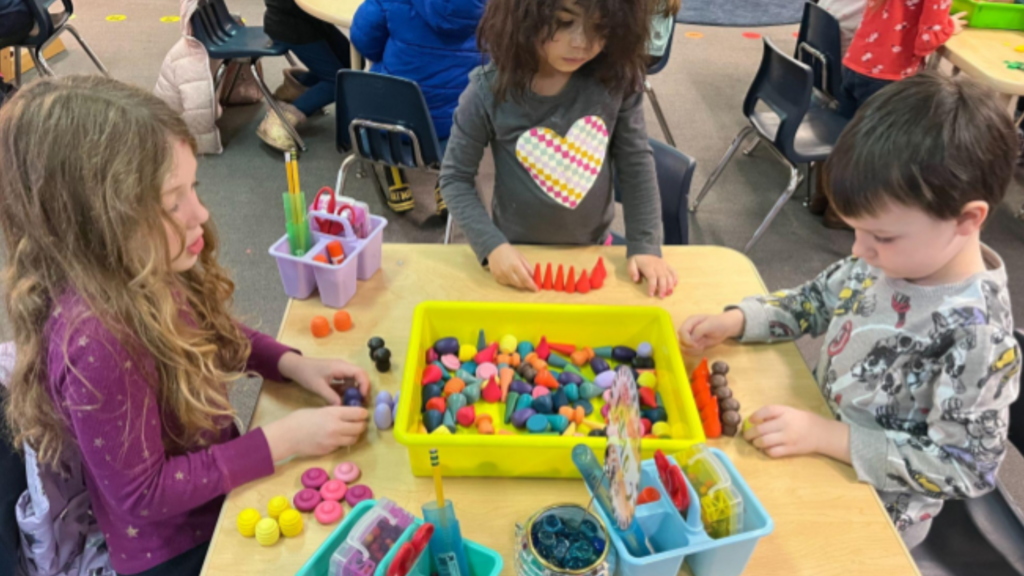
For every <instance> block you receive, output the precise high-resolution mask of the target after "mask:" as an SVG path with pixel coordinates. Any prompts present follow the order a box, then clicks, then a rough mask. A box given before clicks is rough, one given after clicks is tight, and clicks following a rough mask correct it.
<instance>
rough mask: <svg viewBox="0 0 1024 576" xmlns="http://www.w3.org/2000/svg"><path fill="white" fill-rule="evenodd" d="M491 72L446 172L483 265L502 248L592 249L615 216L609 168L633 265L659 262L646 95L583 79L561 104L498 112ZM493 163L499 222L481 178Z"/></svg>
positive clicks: (479, 77)
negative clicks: (485, 163)
mask: <svg viewBox="0 0 1024 576" xmlns="http://www.w3.org/2000/svg"><path fill="white" fill-rule="evenodd" d="M495 76H496V71H495V69H494V67H493V65H487V66H483V67H481V68H477V69H476V70H474V71H473V72H472V73H471V74H470V82H469V86H468V87H467V88H466V91H465V92H464V93H463V94H462V97H461V98H460V100H459V107H458V108H457V109H456V111H455V118H454V125H453V127H452V135H451V138H450V139H449V140H448V147H447V151H446V153H445V158H444V163H443V164H442V167H441V179H440V182H441V194H442V196H443V197H444V200H445V202H446V203H447V204H448V209H449V210H450V211H451V213H452V215H453V217H454V218H455V221H456V223H457V224H458V225H459V227H460V228H461V229H462V230H464V231H465V233H466V236H467V237H468V239H469V243H470V245H471V246H472V248H473V251H474V252H475V253H476V255H477V258H478V259H479V260H480V261H481V262H484V261H485V260H486V258H487V256H488V255H489V254H490V253H491V251H492V250H494V249H495V248H496V247H498V246H499V245H501V244H503V243H505V242H510V243H513V244H561V245H592V244H598V243H601V242H602V241H603V240H604V239H605V238H606V237H607V235H608V233H609V229H610V227H611V223H612V219H613V218H614V216H615V207H614V194H613V190H612V182H613V178H612V163H613V162H614V164H615V166H616V168H617V169H618V170H619V181H620V182H621V183H622V185H623V194H622V201H623V209H624V211H625V217H626V238H627V251H626V252H627V256H632V255H635V254H655V255H660V253H661V239H662V233H661V230H662V224H661V203H660V199H659V195H658V188H657V185H658V184H657V178H656V176H655V171H654V159H653V154H652V153H651V149H650V146H649V144H648V143H647V131H646V128H645V126H644V120H643V94H642V93H638V94H635V95H632V96H630V97H628V98H623V97H622V96H621V95H618V96H616V95H614V94H611V93H609V92H608V90H607V89H605V88H604V86H602V85H601V84H600V82H598V81H597V80H596V79H594V78H592V77H590V76H589V75H587V74H586V73H583V72H578V73H576V74H574V75H573V76H572V78H571V79H570V80H569V82H568V84H567V85H566V86H565V88H563V89H562V91H561V92H560V93H559V94H557V95H555V96H538V95H536V94H533V93H528V94H526V95H524V96H523V97H522V98H521V99H520V100H514V99H509V100H506V101H504V102H502V103H501V104H496V103H495V101H494V96H493V91H492V89H491V87H492V85H493V82H494V80H495ZM487 146H490V148H491V153H492V154H493V156H494V165H495V183H494V198H493V201H492V208H493V210H492V213H493V219H492V217H490V216H488V214H487V210H486V209H485V207H484V205H483V203H482V202H481V201H480V199H479V196H478V194H477V190H476V186H475V178H476V174H477V172H478V169H479V166H480V160H481V158H482V157H483V153H484V148H486V147H487Z"/></svg>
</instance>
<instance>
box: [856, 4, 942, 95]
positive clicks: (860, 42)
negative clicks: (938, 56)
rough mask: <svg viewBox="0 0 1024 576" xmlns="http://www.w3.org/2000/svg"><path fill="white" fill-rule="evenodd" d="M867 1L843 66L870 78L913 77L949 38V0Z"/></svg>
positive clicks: (893, 78) (898, 78) (896, 78)
mask: <svg viewBox="0 0 1024 576" xmlns="http://www.w3.org/2000/svg"><path fill="white" fill-rule="evenodd" d="M877 1H880V2H884V3H885V4H884V5H883V6H881V7H879V6H878V5H877V4H876V2H869V3H868V5H867V7H866V8H865V10H864V19H863V20H862V21H861V24H860V28H858V29H857V33H856V34H854V36H853V42H852V43H851V44H850V49H849V50H848V51H847V52H846V57H845V58H844V59H843V65H845V66H846V67H847V68H849V69H851V70H853V71H854V72H858V73H860V74H863V75H865V76H870V77H871V78H877V79H879V80H900V79H902V78H906V77H908V76H913V75H914V74H915V73H917V71H918V70H919V69H920V68H921V65H922V64H923V63H924V59H925V57H926V56H928V55H929V54H931V53H932V52H934V51H935V50H936V49H937V48H938V47H939V46H942V44H943V43H945V42H946V40H948V39H949V37H950V36H952V35H953V20H952V18H950V16H949V9H950V5H951V4H952V0H877Z"/></svg>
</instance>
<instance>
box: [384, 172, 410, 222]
mask: <svg viewBox="0 0 1024 576" xmlns="http://www.w3.org/2000/svg"><path fill="white" fill-rule="evenodd" d="M384 174H385V176H386V179H387V183H388V190H387V194H386V198H385V200H387V203H388V208H391V210H392V211H393V212H395V213H396V214H401V213H402V212H408V211H409V210H412V209H413V208H415V207H416V204H415V202H414V201H413V199H412V192H411V191H410V190H409V183H408V182H406V181H405V174H404V173H402V171H401V170H400V169H398V168H390V167H388V168H384Z"/></svg>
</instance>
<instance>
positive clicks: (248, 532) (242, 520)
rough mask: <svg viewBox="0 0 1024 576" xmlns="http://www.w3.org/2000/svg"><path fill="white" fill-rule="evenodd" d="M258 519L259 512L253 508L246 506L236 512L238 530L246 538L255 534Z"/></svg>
mask: <svg viewBox="0 0 1024 576" xmlns="http://www.w3.org/2000/svg"><path fill="white" fill-rule="evenodd" d="M259 521H260V513H259V511H258V510H256V509H255V508H246V509H245V510H242V511H241V512H239V513H238V521H237V525H238V531H239V532H240V533H241V534H242V536H245V537H246V538H252V537H253V536H255V535H256V523H257V522H259Z"/></svg>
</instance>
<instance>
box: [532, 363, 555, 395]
mask: <svg viewBox="0 0 1024 576" xmlns="http://www.w3.org/2000/svg"><path fill="white" fill-rule="evenodd" d="M533 383H534V384H536V385H538V386H543V387H545V388H548V389H550V390H556V389H558V380H557V379H555V377H554V376H552V375H551V372H548V370H547V369H546V368H545V369H544V370H538V371H537V377H536V378H534V379H533Z"/></svg>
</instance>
